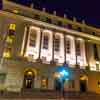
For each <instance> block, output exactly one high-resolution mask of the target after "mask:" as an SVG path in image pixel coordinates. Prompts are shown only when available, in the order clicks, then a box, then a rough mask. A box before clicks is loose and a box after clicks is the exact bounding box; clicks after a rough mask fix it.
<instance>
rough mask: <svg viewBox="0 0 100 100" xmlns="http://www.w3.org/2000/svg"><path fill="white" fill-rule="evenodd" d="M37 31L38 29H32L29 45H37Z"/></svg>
mask: <svg viewBox="0 0 100 100" xmlns="http://www.w3.org/2000/svg"><path fill="white" fill-rule="evenodd" d="M36 33H37V32H36V30H34V29H31V30H30V43H29V45H30V46H32V47H35V46H36V38H37V34H36Z"/></svg>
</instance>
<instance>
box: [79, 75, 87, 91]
mask: <svg viewBox="0 0 100 100" xmlns="http://www.w3.org/2000/svg"><path fill="white" fill-rule="evenodd" d="M87 83H88V77H87V76H86V75H82V76H80V91H81V92H86V91H87Z"/></svg>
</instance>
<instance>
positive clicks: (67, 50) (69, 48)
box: [66, 38, 71, 54]
mask: <svg viewBox="0 0 100 100" xmlns="http://www.w3.org/2000/svg"><path fill="white" fill-rule="evenodd" d="M66 53H68V54H69V53H71V43H70V39H69V38H66Z"/></svg>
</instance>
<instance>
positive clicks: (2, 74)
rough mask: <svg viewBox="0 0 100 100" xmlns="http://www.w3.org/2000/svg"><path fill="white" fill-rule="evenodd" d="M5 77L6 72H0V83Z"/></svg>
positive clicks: (2, 82)
mask: <svg viewBox="0 0 100 100" xmlns="http://www.w3.org/2000/svg"><path fill="white" fill-rule="evenodd" d="M5 79H6V74H4V73H0V83H1V84H4V82H5Z"/></svg>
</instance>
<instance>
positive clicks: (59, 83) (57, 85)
mask: <svg viewBox="0 0 100 100" xmlns="http://www.w3.org/2000/svg"><path fill="white" fill-rule="evenodd" d="M54 86H55V90H58V91H60V90H61V88H62V84H61V81H60V80H59V79H58V78H56V79H55V82H54Z"/></svg>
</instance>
